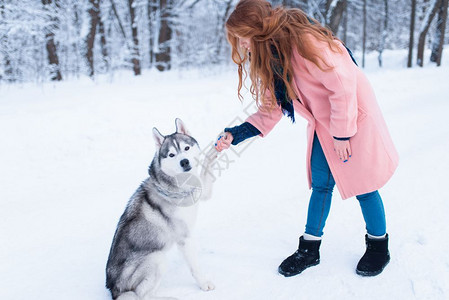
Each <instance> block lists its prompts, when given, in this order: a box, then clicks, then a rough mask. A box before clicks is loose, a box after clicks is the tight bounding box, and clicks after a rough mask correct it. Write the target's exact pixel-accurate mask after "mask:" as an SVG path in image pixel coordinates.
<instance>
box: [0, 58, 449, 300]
mask: <svg viewBox="0 0 449 300" xmlns="http://www.w3.org/2000/svg"><path fill="white" fill-rule="evenodd" d="M385 55H386V57H385V65H386V66H385V68H383V69H379V68H377V67H375V63H376V62H375V55H374V54H373V55H372V56H370V57H369V58H368V65H369V67H368V68H367V69H366V73H367V75H368V77H369V79H370V80H371V82H372V84H373V86H374V89H375V91H376V94H377V96H378V100H379V104H380V106H381V108H382V110H383V112H384V116H385V119H386V121H387V123H388V125H389V128H390V132H391V134H392V136H393V139H394V141H395V143H396V146H397V148H398V151H399V154H400V159H401V160H400V166H399V168H398V170H397V172H396V174H395V176H394V177H393V178H392V180H391V181H390V182H389V183H388V184H387V185H386V186H385V187H384V188H383V189H382V190H381V195H382V197H383V199H384V204H385V208H386V213H387V229H388V233H389V234H390V252H391V262H390V264H389V265H388V267H387V268H386V269H385V271H384V272H383V273H382V274H381V275H379V276H377V277H374V278H362V277H360V276H358V275H356V274H355V267H356V264H357V262H358V260H359V258H360V257H361V255H362V254H363V253H364V247H365V245H364V234H365V229H364V222H363V218H362V214H361V212H360V208H359V205H358V202H357V201H356V200H355V198H352V199H349V200H345V201H342V200H341V199H340V197H339V195H338V192H337V191H335V194H334V195H335V196H334V201H333V204H332V209H331V213H330V216H329V219H328V222H327V225H326V228H325V235H324V239H323V242H322V246H321V264H320V265H318V266H316V267H313V268H311V269H308V270H306V271H305V272H304V273H303V274H301V275H299V276H296V277H292V278H284V277H282V276H280V275H278V274H277V267H278V265H279V264H280V262H281V261H282V260H283V259H284V258H285V257H287V256H288V255H290V254H291V253H292V252H293V251H295V250H296V248H297V243H298V237H299V236H300V235H301V233H302V232H303V230H304V225H305V220H306V211H307V204H308V198H309V196H310V191H309V190H308V188H307V179H306V172H305V142H306V139H305V133H306V124H305V121H303V120H302V119H301V118H300V117H298V118H297V123H296V124H294V125H292V124H291V123H290V122H289V120H288V119H287V118H284V119H283V120H282V121H281V122H280V123H279V124H278V126H277V127H276V128H275V129H274V130H273V131H272V133H271V134H270V135H269V136H268V137H267V138H266V139H260V138H256V139H255V141H254V142H252V143H251V144H249V145H248V144H246V146H247V147H246V148H243V147H240V148H234V150H235V151H234V152H232V151H229V152H228V156H227V158H228V159H229V160H230V162H229V163H224V165H223V166H224V168H225V170H223V171H222V172H221V174H219V176H218V179H217V181H216V185H215V191H214V197H213V199H212V200H210V201H208V202H203V203H201V207H200V214H199V217H198V223H197V227H196V233H195V234H196V236H197V239H198V241H199V245H200V247H199V259H200V262H201V265H202V268H203V269H204V270H205V272H206V273H207V274H209V275H210V276H209V277H210V278H211V280H212V281H213V282H214V283H215V285H216V289H215V290H214V291H211V292H203V291H201V290H200V289H199V288H198V287H197V286H196V284H195V282H194V280H193V278H192V277H191V276H190V273H189V271H188V268H187V267H186V265H185V263H184V261H183V259H182V258H181V256H180V255H179V253H178V251H177V250H176V249H174V250H173V251H171V252H170V255H169V259H168V268H167V272H166V274H165V276H164V279H163V281H162V284H161V287H160V289H159V293H158V294H159V295H161V296H173V297H177V298H179V299H182V300H184V299H186V300H203V299H211V300H230V299H232V300H247V299H249V300H252V299H257V300H265V299H266V300H272V299H280V300H281V299H282V300H290V299H396V300H399V299H432V300H438V299H449V238H448V236H449V226H448V224H447V220H448V213H449V192H448V180H447V178H446V177H445V174H446V172H447V170H448V168H449V155H448V151H449V121H448V120H449V96H448V95H449V81H448V80H449V58H448V56H449V52H448V51H446V53H445V55H444V56H443V57H444V58H445V61H444V62H443V66H442V67H441V68H436V67H435V66H430V65H428V66H426V67H424V68H422V69H420V68H413V69H406V68H405V67H404V65H405V57H406V53H405V52H394V53H391V52H390V53H386V54H385ZM236 76H237V75H236V72H235V71H234V70H233V69H231V68H223V69H219V70H218V69H213V70H198V71H183V72H170V73H164V74H161V73H157V72H147V73H145V74H144V75H143V76H141V77H139V78H136V77H133V76H130V74H128V73H126V74H121V75H116V76H115V77H114V78H98V79H97V80H96V81H95V82H92V81H91V80H89V79H85V78H81V79H76V80H75V79H73V80H69V81H67V82H62V83H55V84H54V83H46V84H43V85H41V86H37V85H36V84H24V85H19V86H18V85H10V86H4V85H3V86H0V140H1V147H0V237H1V242H0V282H1V288H0V299H5V300H19V299H20V300H24V299H43V300H72V299H73V300H75V299H76V300H80V299H83V300H90V299H92V300H106V299H109V297H110V296H109V292H108V291H107V290H106V289H105V287H104V282H105V273H104V269H105V265H106V260H107V256H108V253H109V247H110V244H111V241H112V237H113V234H114V231H115V227H116V224H117V222H118V219H119V217H120V215H121V214H122V212H123V210H124V208H125V205H126V203H127V201H128V199H129V197H130V196H131V195H132V193H133V192H134V190H135V189H136V188H137V187H138V185H139V184H140V182H141V181H142V180H143V179H144V178H145V177H146V176H147V167H148V165H149V164H150V162H151V160H152V157H153V154H154V143H153V139H152V134H151V129H152V128H153V127H154V126H156V127H157V128H158V129H159V130H160V131H161V132H162V133H163V134H169V133H172V132H173V131H174V119H175V118H176V117H180V118H181V119H182V120H183V121H184V122H185V123H186V125H187V126H188V128H189V129H190V131H191V132H192V133H193V135H194V136H195V137H196V138H197V140H198V141H199V143H200V145H203V146H207V145H208V144H209V143H210V142H212V141H213V139H214V138H215V137H216V135H217V134H218V133H219V132H220V131H221V130H222V129H223V128H224V127H225V126H227V125H229V124H230V123H232V122H234V121H235V119H236V118H237V119H239V118H240V119H244V118H245V117H246V115H245V112H243V109H244V108H245V107H246V106H247V105H248V103H249V100H250V99H249V96H248V95H246V98H247V99H246V100H245V103H244V104H243V105H242V104H241V103H240V102H239V101H238V99H237V96H236V86H237V77H236Z"/></svg>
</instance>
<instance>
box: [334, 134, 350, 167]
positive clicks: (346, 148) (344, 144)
mask: <svg viewBox="0 0 449 300" xmlns="http://www.w3.org/2000/svg"><path fill="white" fill-rule="evenodd" d="M334 150H335V153H336V154H337V156H338V158H339V159H340V160H341V161H343V162H347V161H348V159H349V158H350V157H351V156H352V152H351V144H350V143H349V140H345V141H340V140H336V139H334Z"/></svg>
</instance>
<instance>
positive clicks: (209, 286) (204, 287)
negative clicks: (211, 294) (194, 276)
mask: <svg viewBox="0 0 449 300" xmlns="http://www.w3.org/2000/svg"><path fill="white" fill-rule="evenodd" d="M200 288H201V289H202V290H203V291H212V290H214V289H215V285H214V284H213V283H212V282H210V281H204V282H202V283H201V284H200Z"/></svg>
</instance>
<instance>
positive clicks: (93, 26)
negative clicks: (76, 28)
mask: <svg viewBox="0 0 449 300" xmlns="http://www.w3.org/2000/svg"><path fill="white" fill-rule="evenodd" d="M89 5H90V7H89V10H88V13H89V17H90V28H89V33H88V34H87V37H86V60H87V66H88V68H89V76H90V77H93V76H94V75H95V67H94V45H95V35H96V32H97V25H98V21H99V20H100V0H89Z"/></svg>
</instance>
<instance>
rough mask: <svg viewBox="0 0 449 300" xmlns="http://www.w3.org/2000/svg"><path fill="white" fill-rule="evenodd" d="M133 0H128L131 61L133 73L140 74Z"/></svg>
mask: <svg viewBox="0 0 449 300" xmlns="http://www.w3.org/2000/svg"><path fill="white" fill-rule="evenodd" d="M135 3H136V2H135V0H128V5H129V15H130V19H131V34H132V41H133V44H132V51H131V55H132V57H131V62H132V64H133V70H134V75H140V74H141V69H140V54H139V37H138V35H137V23H136V8H135Z"/></svg>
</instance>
